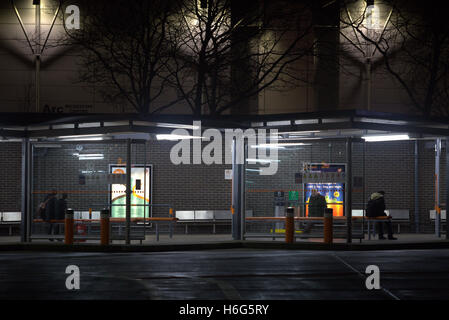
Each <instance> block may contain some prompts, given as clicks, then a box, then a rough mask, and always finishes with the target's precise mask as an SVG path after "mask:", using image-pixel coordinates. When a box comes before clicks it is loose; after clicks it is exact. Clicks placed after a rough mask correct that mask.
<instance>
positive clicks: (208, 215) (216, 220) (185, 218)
mask: <svg viewBox="0 0 449 320" xmlns="http://www.w3.org/2000/svg"><path fill="white" fill-rule="evenodd" d="M246 216H247V217H252V216H253V211H252V210H246ZM175 217H176V218H178V219H179V220H178V222H177V223H183V224H184V225H185V233H186V234H187V233H188V232H189V231H188V230H189V229H188V226H189V225H195V224H196V225H201V224H202V225H212V227H213V229H212V233H214V234H215V233H216V225H217V224H231V220H232V214H231V211H230V210H177V211H176V213H175Z"/></svg>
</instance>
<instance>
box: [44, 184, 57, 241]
mask: <svg viewBox="0 0 449 320" xmlns="http://www.w3.org/2000/svg"><path fill="white" fill-rule="evenodd" d="M56 195H57V192H56V190H53V191H52V193H50V194H49V195H48V196H47V200H46V204H45V218H44V220H45V221H46V222H47V228H48V229H47V231H48V232H47V234H48V235H51V234H53V231H54V223H53V222H51V220H54V219H56V203H57V200H56ZM49 239H50V241H53V240H54V239H52V238H49Z"/></svg>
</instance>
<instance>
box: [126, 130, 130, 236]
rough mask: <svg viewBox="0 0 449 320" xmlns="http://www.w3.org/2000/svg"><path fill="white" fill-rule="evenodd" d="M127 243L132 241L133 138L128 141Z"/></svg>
mask: <svg viewBox="0 0 449 320" xmlns="http://www.w3.org/2000/svg"><path fill="white" fill-rule="evenodd" d="M125 243H126V244H130V243H131V139H127V141H126V222H125Z"/></svg>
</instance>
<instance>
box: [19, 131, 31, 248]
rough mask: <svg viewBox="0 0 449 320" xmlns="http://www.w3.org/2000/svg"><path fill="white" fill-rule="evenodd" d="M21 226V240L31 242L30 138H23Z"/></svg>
mask: <svg viewBox="0 0 449 320" xmlns="http://www.w3.org/2000/svg"><path fill="white" fill-rule="evenodd" d="M21 191H22V192H21V208H22V210H21V211H22V216H21V228H20V241H21V242H30V236H31V221H32V214H33V213H32V210H31V143H30V139H29V138H25V139H23V140H22V190H21Z"/></svg>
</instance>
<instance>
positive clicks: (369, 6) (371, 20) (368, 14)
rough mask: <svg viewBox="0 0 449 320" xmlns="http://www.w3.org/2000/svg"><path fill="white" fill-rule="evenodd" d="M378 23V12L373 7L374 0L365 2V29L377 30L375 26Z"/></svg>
mask: <svg viewBox="0 0 449 320" xmlns="http://www.w3.org/2000/svg"><path fill="white" fill-rule="evenodd" d="M378 23H379V10H378V8H377V7H376V6H375V5H374V0H367V1H366V8H365V23H364V25H365V27H366V28H368V29H374V28H377V26H378V25H377V24H378Z"/></svg>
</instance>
